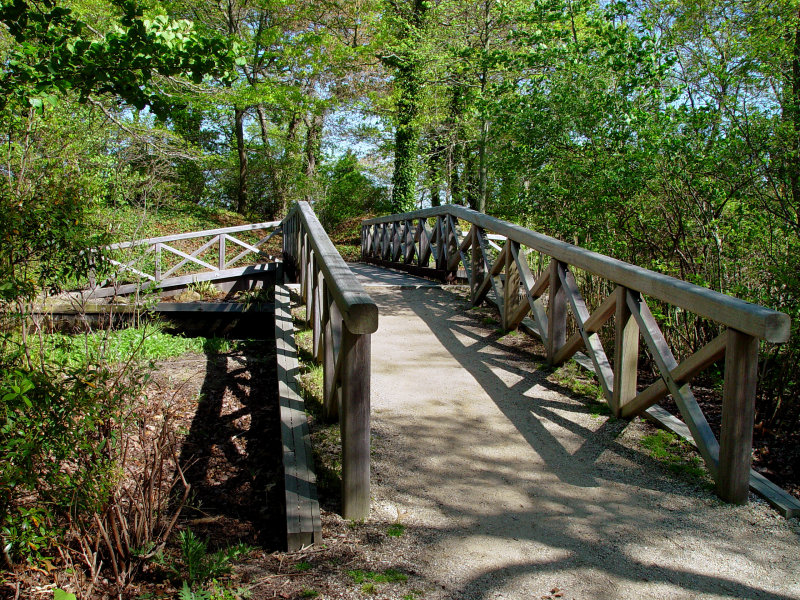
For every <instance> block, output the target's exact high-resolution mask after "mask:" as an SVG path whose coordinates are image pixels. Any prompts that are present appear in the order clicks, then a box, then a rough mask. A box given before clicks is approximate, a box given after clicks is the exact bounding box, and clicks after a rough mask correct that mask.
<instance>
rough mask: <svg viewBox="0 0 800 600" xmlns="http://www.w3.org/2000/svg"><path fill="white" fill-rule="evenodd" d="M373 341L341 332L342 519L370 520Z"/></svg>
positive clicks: (365, 336)
mask: <svg viewBox="0 0 800 600" xmlns="http://www.w3.org/2000/svg"><path fill="white" fill-rule="evenodd" d="M370 337H371V336H369V335H357V334H353V333H351V332H350V331H348V330H347V328H346V327H345V328H343V331H342V347H341V353H342V357H341V360H342V361H343V362H342V407H341V419H340V423H341V430H342V516H343V517H344V518H345V519H357V520H360V519H366V518H367V516H369V459H370V456H369V421H370V415H369V409H370V396H369V394H370Z"/></svg>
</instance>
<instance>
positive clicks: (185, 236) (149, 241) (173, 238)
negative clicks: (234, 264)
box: [106, 221, 281, 250]
mask: <svg viewBox="0 0 800 600" xmlns="http://www.w3.org/2000/svg"><path fill="white" fill-rule="evenodd" d="M280 224H281V221H270V222H268V223H251V224H249V225H235V226H233V227H222V228H221V229H204V230H203V231H192V232H189V233H176V234H175V235H163V236H160V237H152V238H145V239H142V240H135V241H133V242H121V243H119V244H111V245H110V246H106V248H107V249H108V250H119V249H122V248H131V247H135V246H152V245H154V244H156V243H159V242H177V241H179V240H190V239H192V238H198V237H208V236H212V235H214V236H216V235H220V234H225V233H240V232H242V231H253V230H256V229H272V228H273V227H278V226H279V225H280Z"/></svg>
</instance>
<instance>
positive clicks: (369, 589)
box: [361, 583, 378, 595]
mask: <svg viewBox="0 0 800 600" xmlns="http://www.w3.org/2000/svg"><path fill="white" fill-rule="evenodd" d="M361 591H362V592H364V593H365V594H369V595H372V594H374V593H375V592H377V591H378V588H377V587H375V584H374V583H365V584H364V585H362V586H361Z"/></svg>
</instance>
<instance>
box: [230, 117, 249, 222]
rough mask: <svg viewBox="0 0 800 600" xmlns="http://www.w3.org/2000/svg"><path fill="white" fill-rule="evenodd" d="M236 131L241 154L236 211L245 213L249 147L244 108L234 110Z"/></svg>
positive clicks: (237, 146) (237, 149)
mask: <svg viewBox="0 0 800 600" xmlns="http://www.w3.org/2000/svg"><path fill="white" fill-rule="evenodd" d="M233 120H234V129H235V133H236V151H237V153H238V155H239V180H238V182H237V187H236V212H238V213H239V214H244V212H245V211H246V210H247V149H246V148H245V147H244V110H241V109H239V108H235V109H234V110H233Z"/></svg>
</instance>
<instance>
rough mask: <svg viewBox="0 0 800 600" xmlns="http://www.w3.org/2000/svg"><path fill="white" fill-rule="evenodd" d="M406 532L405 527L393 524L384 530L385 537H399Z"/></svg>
mask: <svg viewBox="0 0 800 600" xmlns="http://www.w3.org/2000/svg"><path fill="white" fill-rule="evenodd" d="M405 532H406V526H405V525H403V524H401V523H393V524H392V525H389V528H388V529H387V530H386V535H388V536H390V537H400V536H402V535H403V534H404V533H405Z"/></svg>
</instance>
